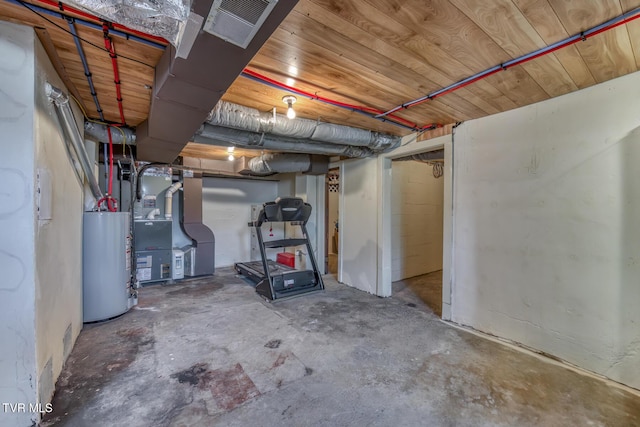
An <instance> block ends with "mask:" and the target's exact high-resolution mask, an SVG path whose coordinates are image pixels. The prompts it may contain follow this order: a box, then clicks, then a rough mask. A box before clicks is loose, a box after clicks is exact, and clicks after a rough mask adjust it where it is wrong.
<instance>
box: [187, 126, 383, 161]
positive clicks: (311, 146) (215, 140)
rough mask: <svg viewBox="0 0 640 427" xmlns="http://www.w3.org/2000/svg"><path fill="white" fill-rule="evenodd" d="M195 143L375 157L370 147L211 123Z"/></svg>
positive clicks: (327, 154) (201, 132)
mask: <svg viewBox="0 0 640 427" xmlns="http://www.w3.org/2000/svg"><path fill="white" fill-rule="evenodd" d="M193 141H194V142H198V143H201V144H209V145H218V146H221V147H228V146H229V145H233V146H236V147H242V148H249V149H264V150H272V151H282V152H288V153H308V154H322V155H325V156H345V157H370V156H373V155H374V154H375V152H374V151H373V150H371V149H370V148H368V147H354V146H350V145H339V144H330V143H321V142H316V141H311V140H309V139H298V138H289V137H285V136H273V135H268V134H261V133H255V132H249V131H244V130H237V129H231V128H227V127H222V126H213V125H210V124H205V125H203V126H202V127H201V128H200V129H199V130H198V132H197V133H196V135H195V136H194V137H193Z"/></svg>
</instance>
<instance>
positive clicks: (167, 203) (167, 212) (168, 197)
mask: <svg viewBox="0 0 640 427" xmlns="http://www.w3.org/2000/svg"><path fill="white" fill-rule="evenodd" d="M180 187H182V183H181V182H176V183H175V184H173V185H172V186H171V187H169V188H168V189H167V193H166V194H165V195H164V219H171V217H173V212H172V211H173V208H172V201H173V193H175V192H176V191H178V190H179V189H180Z"/></svg>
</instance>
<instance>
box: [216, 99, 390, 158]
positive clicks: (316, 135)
mask: <svg viewBox="0 0 640 427" xmlns="http://www.w3.org/2000/svg"><path fill="white" fill-rule="evenodd" d="M206 123H207V124H209V125H213V126H221V127H225V128H232V129H236V130H243V131H249V132H252V133H256V134H260V135H262V134H265V135H269V136H271V137H272V138H271V139H277V138H274V137H287V138H295V139H302V140H307V141H313V142H314V143H315V142H320V143H325V144H335V145H339V146H350V147H362V148H367V149H369V150H370V154H368V155H372V154H376V153H378V152H381V151H386V150H390V149H393V148H395V147H397V146H398V145H399V144H400V139H401V138H400V137H398V136H393V135H387V134H383V133H379V132H373V131H370V130H365V129H358V128H354V127H350V126H343V125H336V124H331V123H324V122H320V121H316V120H309V119H301V118H298V119H289V118H287V117H286V116H284V115H282V114H272V113H263V112H261V111H259V110H256V109H255V108H249V107H244V106H242V105H237V104H233V103H230V102H225V101H219V102H218V103H217V104H216V106H215V107H214V109H213V110H212V111H211V114H210V115H209V117H208V119H207V121H206ZM364 153H365V152H362V154H364ZM350 157H366V155H354V156H350Z"/></svg>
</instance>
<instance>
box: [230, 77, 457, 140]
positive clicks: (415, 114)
mask: <svg viewBox="0 0 640 427" xmlns="http://www.w3.org/2000/svg"><path fill="white" fill-rule="evenodd" d="M260 72H261V73H263V74H264V75H266V76H267V77H270V78H274V79H276V80H282V79H283V78H282V76H278V75H274V73H272V72H270V71H268V70H260ZM249 82H250V83H249ZM352 85H354V86H355V85H356V83H353V84H352ZM266 87H267V86H266V85H263V84H260V83H257V82H253V81H252V80H249V79H244V78H242V77H241V78H238V79H237V80H236V82H235V83H234V85H232V86H231V88H230V89H229V90H228V91H227V94H225V97H224V98H223V99H225V100H229V101H232V100H231V99H230V98H228V95H229V93H230V92H234V93H237V94H238V95H239V96H240V97H241V98H242V97H244V99H242V102H238V101H237V100H233V101H232V102H236V103H239V104H242V103H243V102H244V103H246V102H247V101H250V100H251V98H252V96H260V97H261V98H262V99H263V101H264V102H265V103H269V105H275V106H276V107H278V110H280V108H282V109H283V110H284V107H285V105H284V104H283V103H282V101H281V99H282V97H283V96H285V95H289V94H290V93H289V92H286V91H284V90H280V89H275V88H270V87H269V89H263V88H266ZM295 87H296V88H298V89H301V90H304V91H306V92H309V93H316V94H318V95H319V96H324V97H327V98H331V99H334V100H336V101H341V102H346V103H354V101H353V100H352V99H351V98H348V97H344V96H336V94H334V93H330V92H327V91H324V90H321V89H320V90H319V89H318V87H317V86H311V85H308V84H306V83H302V82H296V84H295ZM362 89H363V91H364V92H361V93H366V94H367V95H368V96H371V95H372V93H371V92H376V91H373V90H369V91H367V87H366V86H363V88H362ZM247 90H249V91H251V92H252V93H253V95H252V96H247V94H246V93H244V92H245V91H247ZM374 95H376V96H378V98H373V99H372V101H373V102H378V103H379V102H380V99H381V97H385V96H387V94H386V93H379V94H375V93H374ZM297 98H298V102H297V103H296V107H295V108H296V111H297V110H298V109H299V108H302V107H304V102H307V101H308V100H306V99H305V97H302V96H298V97H297ZM367 99H368V97H367ZM365 101H366V99H365ZM355 104H359V105H366V106H370V104H369V103H367V102H364V103H358V102H355ZM312 105H314V106H315V107H313V108H316V109H319V110H318V113H317V114H314V115H311V116H303V115H301V117H305V118H309V119H316V118H317V115H318V114H323V120H325V121H332V120H337V119H339V118H340V117H342V119H344V115H348V116H349V117H351V118H354V119H355V120H360V121H362V120H366V123H363V124H361V125H360V126H358V125H357V123H354V122H353V121H350V122H349V125H350V126H356V127H367V128H371V129H375V130H378V126H380V123H383V122H381V121H379V120H374V119H369V118H367V117H366V116H364V115H362V114H360V113H353V112H351V111H349V110H347V109H343V108H339V107H334V106H330V105H328V104H326V103H323V102H320V101H313V102H312ZM373 107H375V106H373ZM436 109H437V107H436V106H434V105H431V106H429V109H417V108H415V109H410V110H403V111H400V112H398V116H400V117H402V118H405V119H407V120H410V121H413V122H414V123H417V124H418V125H420V126H422V125H425V124H428V123H434V122H435V123H441V122H439V121H437V119H436V118H434V117H433V113H432V111H435V110H436ZM332 112H333V113H332ZM430 114H431V115H430ZM446 120H449V121H450V120H451V119H446ZM447 123H448V121H447ZM387 128H388V129H389V127H388V126H387ZM394 128H395V129H396V130H395V131H392V132H391V133H393V134H404V133H406V131H405V130H403V129H402V128H398V127H396V126H393V127H392V128H390V129H394ZM386 132H388V131H386ZM398 132H401V133H398Z"/></svg>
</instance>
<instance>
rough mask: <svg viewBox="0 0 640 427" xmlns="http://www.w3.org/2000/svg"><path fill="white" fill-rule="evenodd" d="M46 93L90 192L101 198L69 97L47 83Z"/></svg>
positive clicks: (98, 198) (91, 163)
mask: <svg viewBox="0 0 640 427" xmlns="http://www.w3.org/2000/svg"><path fill="white" fill-rule="evenodd" d="M46 93H47V96H48V97H49V99H51V100H52V101H53V103H54V104H55V105H56V107H57V108H56V112H57V113H58V117H59V119H60V121H61V122H62V126H63V129H64V131H65V133H66V134H67V137H68V139H69V142H70V143H71V146H72V148H73V150H74V151H75V152H76V155H77V157H78V161H79V162H80V166H81V167H82V170H83V171H84V174H85V176H86V177H87V182H88V183H89V188H90V189H91V194H92V195H93V197H94V198H95V199H96V200H100V199H102V198H103V194H102V191H101V190H100V186H99V185H98V180H97V179H96V177H95V175H94V173H93V162H91V161H90V160H89V156H88V155H87V151H86V150H85V148H84V143H83V141H82V136H81V135H80V131H79V129H78V127H77V126H76V123H75V120H74V118H73V112H72V111H71V107H70V106H69V98H68V97H67V96H66V95H65V94H63V93H62V91H61V90H60V89H58V88H56V87H54V86H52V85H51V84H49V83H47V84H46Z"/></svg>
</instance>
